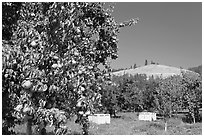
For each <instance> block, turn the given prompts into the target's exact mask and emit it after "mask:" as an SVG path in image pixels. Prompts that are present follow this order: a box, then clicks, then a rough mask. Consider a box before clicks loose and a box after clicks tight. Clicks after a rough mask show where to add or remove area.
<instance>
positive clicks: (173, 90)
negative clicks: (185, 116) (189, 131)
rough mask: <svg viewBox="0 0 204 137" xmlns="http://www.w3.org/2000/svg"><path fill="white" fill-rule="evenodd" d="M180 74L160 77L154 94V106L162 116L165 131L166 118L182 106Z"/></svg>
mask: <svg viewBox="0 0 204 137" xmlns="http://www.w3.org/2000/svg"><path fill="white" fill-rule="evenodd" d="M181 89H182V88H181V78H180V76H172V77H169V78H166V79H161V80H160V81H159V85H158V87H157V88H156V94H155V95H154V98H155V99H154V101H155V108H156V110H157V111H158V112H159V113H160V114H161V115H162V116H163V117H164V122H165V131H167V123H168V119H169V118H170V117H171V116H172V113H173V112H176V111H177V110H179V109H180V108H181V106H182V99H181V98H180V97H182V95H181V94H182V92H181Z"/></svg>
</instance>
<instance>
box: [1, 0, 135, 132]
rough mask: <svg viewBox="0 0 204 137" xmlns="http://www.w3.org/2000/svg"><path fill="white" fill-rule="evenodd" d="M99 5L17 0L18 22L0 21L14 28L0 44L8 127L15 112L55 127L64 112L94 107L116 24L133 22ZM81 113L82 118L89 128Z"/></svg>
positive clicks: (113, 50)
mask: <svg viewBox="0 0 204 137" xmlns="http://www.w3.org/2000/svg"><path fill="white" fill-rule="evenodd" d="M9 4H10V5H11V7H10V8H13V5H14V7H15V4H13V3H5V4H3V9H5V8H6V7H5V6H6V5H9ZM103 5H104V4H103V3H84V2H78V3H21V8H20V10H19V9H18V10H14V12H15V14H17V15H15V17H14V18H12V17H11V18H12V19H13V20H15V21H16V24H15V23H14V24H11V25H9V26H6V25H5V24H6V23H3V24H4V26H3V29H5V30H6V29H10V28H12V29H10V30H12V31H11V32H12V33H13V36H12V38H11V40H10V41H9V42H7V41H3V48H2V50H3V51H2V53H3V59H2V60H3V61H2V64H3V65H2V66H3V67H2V75H3V87H2V92H3V95H5V98H4V99H5V102H4V100H3V105H2V107H3V112H4V114H5V115H3V120H4V121H5V122H6V123H7V127H11V125H12V126H14V123H12V122H11V121H9V120H12V119H11V116H12V118H13V115H12V114H16V115H15V117H17V116H19V118H20V119H21V120H23V119H24V120H25V119H27V118H28V117H30V119H32V121H33V124H39V123H46V124H45V125H47V124H53V125H55V127H56V130H57V128H60V127H61V126H62V125H61V124H63V123H64V122H65V121H64V120H65V119H66V118H69V117H70V116H72V115H73V114H76V113H79V111H78V108H81V109H83V110H82V111H83V113H84V114H85V113H86V111H91V112H94V111H95V109H96V108H97V106H96V105H94V104H97V103H96V102H95V101H96V100H94V99H93V98H94V97H95V96H96V95H98V94H97V93H98V92H99V91H100V90H101V83H102V82H103V81H107V79H108V75H105V74H107V73H109V71H110V65H109V62H108V60H109V59H116V58H117V50H118V49H117V42H118V39H117V35H118V33H119V30H120V29H121V28H122V27H125V26H131V25H132V24H135V23H136V22H137V21H136V20H130V21H128V22H124V23H120V24H118V23H116V21H115V20H114V18H113V17H112V16H111V9H105V8H104V6H103ZM17 7H19V6H17ZM7 12H10V11H8V10H7V11H6V13H5V14H3V16H4V17H3V19H5V22H7V21H8V22H11V21H10V20H6V18H7V17H8V16H10V14H8V13H7ZM3 22H4V21H3ZM13 25H15V26H16V27H15V29H14V27H13ZM13 30H15V31H13ZM3 35H4V36H5V35H6V34H4V33H3ZM4 36H3V37H4ZM5 37H6V36H5ZM7 39H9V38H5V40H7ZM99 65H103V66H104V68H103V69H99ZM77 104H83V107H82V105H79V106H76V105H77ZM14 108H15V109H14ZM58 111H60V112H61V111H62V113H58ZM64 116H65V117H66V118H65V117H64ZM85 117H86V116H85V115H83V119H81V120H82V121H81V123H82V126H83V127H84V128H87V124H88V123H87V118H85ZM50 121H52V122H50ZM62 121H63V122H62ZM10 124H11V125H10ZM85 130H86V129H84V131H85ZM85 134H86V133H85Z"/></svg>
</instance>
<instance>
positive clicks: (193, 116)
mask: <svg viewBox="0 0 204 137" xmlns="http://www.w3.org/2000/svg"><path fill="white" fill-rule="evenodd" d="M191 116H192V118H193V124H195V123H196V122H195V115H194V114H192V115H191Z"/></svg>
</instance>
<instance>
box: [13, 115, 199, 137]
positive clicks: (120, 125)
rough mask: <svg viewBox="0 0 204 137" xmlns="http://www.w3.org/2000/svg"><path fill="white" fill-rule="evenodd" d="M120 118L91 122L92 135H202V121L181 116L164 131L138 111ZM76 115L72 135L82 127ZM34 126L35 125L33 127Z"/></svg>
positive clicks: (71, 123) (21, 129)
mask: <svg viewBox="0 0 204 137" xmlns="http://www.w3.org/2000/svg"><path fill="white" fill-rule="evenodd" d="M118 115H120V116H121V117H120V118H111V124H102V125H97V124H95V123H91V124H90V130H89V132H90V134H91V135H202V123H196V124H188V123H184V122H182V120H181V118H171V119H170V120H169V121H168V127H167V131H166V132H165V131H164V122H163V121H162V120H156V121H152V122H149V121H140V120H138V116H137V113H119V114H118ZM75 119H76V117H73V118H72V119H71V120H70V121H69V122H68V123H67V127H68V129H70V130H71V133H70V134H72V135H80V134H81V133H82V130H81V127H80V125H78V124H75V123H74V121H75ZM33 128H34V127H33ZM52 129H53V127H47V131H48V134H53V133H52ZM15 131H17V132H18V134H25V125H20V126H16V127H15Z"/></svg>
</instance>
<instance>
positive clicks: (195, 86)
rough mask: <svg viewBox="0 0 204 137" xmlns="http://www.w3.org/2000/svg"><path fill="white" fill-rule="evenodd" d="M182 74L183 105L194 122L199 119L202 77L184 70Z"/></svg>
mask: <svg viewBox="0 0 204 137" xmlns="http://www.w3.org/2000/svg"><path fill="white" fill-rule="evenodd" d="M182 76H183V77H182V90H183V96H182V97H183V105H184V108H186V109H188V111H189V116H190V117H191V119H192V121H193V123H195V122H196V121H199V109H200V108H201V107H202V79H201V77H200V76H196V75H191V74H190V73H185V72H183V73H182Z"/></svg>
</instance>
